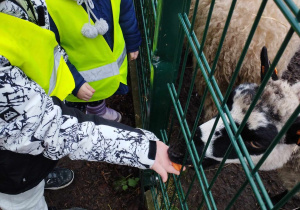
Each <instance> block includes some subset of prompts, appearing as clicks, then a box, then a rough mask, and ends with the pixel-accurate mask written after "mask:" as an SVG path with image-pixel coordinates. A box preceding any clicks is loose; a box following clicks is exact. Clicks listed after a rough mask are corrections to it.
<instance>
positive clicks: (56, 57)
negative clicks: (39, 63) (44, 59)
mask: <svg viewBox="0 0 300 210" xmlns="http://www.w3.org/2000/svg"><path fill="white" fill-rule="evenodd" d="M61 56H62V55H61V54H60V52H59V50H58V47H57V46H56V47H55V48H54V66H53V70H52V74H51V77H50V84H49V90H48V95H50V94H51V93H52V92H53V90H54V88H55V86H56V80H57V77H56V74H57V69H58V66H59V61H60V58H61Z"/></svg>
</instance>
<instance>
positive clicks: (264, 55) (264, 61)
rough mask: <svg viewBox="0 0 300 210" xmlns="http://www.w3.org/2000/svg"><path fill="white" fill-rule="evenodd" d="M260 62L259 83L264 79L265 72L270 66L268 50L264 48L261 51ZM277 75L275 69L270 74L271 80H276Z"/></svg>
mask: <svg viewBox="0 0 300 210" xmlns="http://www.w3.org/2000/svg"><path fill="white" fill-rule="evenodd" d="M260 61H261V68H260V77H261V78H260V79H261V81H263V79H264V78H265V75H266V74H267V72H268V70H269V68H270V65H271V62H270V60H269V58H268V50H267V48H266V47H265V46H264V47H263V48H262V49H261V53H260ZM277 74H278V72H277V69H276V68H275V70H274V72H273V74H272V79H273V80H278V76H277Z"/></svg>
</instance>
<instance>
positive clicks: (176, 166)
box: [172, 162, 182, 171]
mask: <svg viewBox="0 0 300 210" xmlns="http://www.w3.org/2000/svg"><path fill="white" fill-rule="evenodd" d="M172 166H173V167H174V168H175V169H176V170H177V171H180V170H181V168H182V165H180V164H177V163H173V162H172Z"/></svg>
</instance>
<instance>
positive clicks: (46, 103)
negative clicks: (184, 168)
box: [0, 0, 178, 210]
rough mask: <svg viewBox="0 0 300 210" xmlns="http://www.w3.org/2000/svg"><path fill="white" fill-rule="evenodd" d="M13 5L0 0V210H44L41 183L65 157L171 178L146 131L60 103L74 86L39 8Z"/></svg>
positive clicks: (35, 0) (38, 4)
mask: <svg viewBox="0 0 300 210" xmlns="http://www.w3.org/2000/svg"><path fill="white" fill-rule="evenodd" d="M23 2H24V1H22V2H21V3H23ZM21 3H20V2H18V1H15V0H14V1H10V0H4V1H3V0H0V34H1V39H0V168H1V170H0V208H1V209H3V210H5V209H47V205H46V203H45V200H44V196H43V191H44V181H43V179H44V177H45V176H46V175H47V174H48V173H49V172H50V171H51V170H52V169H53V168H54V166H55V165H56V163H57V161H58V160H59V159H61V158H62V157H64V156H67V155H68V156H69V157H70V158H71V159H74V160H76V159H81V160H88V161H105V162H109V163H115V164H124V165H129V166H133V167H138V168H141V169H146V168H151V169H153V170H155V171H156V172H158V173H159V174H160V175H161V176H162V179H163V181H166V180H167V172H169V173H175V174H178V171H176V170H175V169H174V168H173V167H172V165H171V162H170V160H169V159H168V156H167V148H168V147H167V146H166V145H165V144H163V143H162V142H160V141H157V140H158V139H157V138H156V137H155V135H154V134H153V133H151V132H149V131H145V130H140V129H134V128H131V127H128V126H126V125H122V124H119V123H117V122H113V121H107V120H104V119H102V118H99V117H97V116H95V115H85V114H83V113H82V112H80V111H79V110H76V109H72V108H68V107H66V106H65V105H64V103H63V102H62V101H61V99H63V98H64V97H65V95H66V94H67V93H68V92H70V91H71V90H72V89H73V87H74V84H73V83H74V81H72V79H71V78H72V75H71V74H70V73H67V72H68V68H67V67H66V64H65V63H64V60H63V59H62V56H61V55H60V53H59V52H58V50H57V49H58V48H57V46H56V45H57V43H56V41H55V38H54V34H52V33H51V32H50V31H48V30H46V29H47V28H49V21H48V20H49V19H48V14H47V10H46V9H47V8H46V6H45V4H44V2H43V1H42V0H31V1H29V0H28V1H26V3H27V4H26V6H28V7H29V8H31V11H32V12H31V13H30V12H28V13H27V12H26V10H25V9H24V5H22V4H21ZM49 52H50V53H49ZM53 63H54V65H53ZM51 64H52V65H51ZM61 74H63V75H64V76H63V77H61ZM27 75H30V78H29V77H28V76H27ZM48 94H49V95H52V96H49V95H48Z"/></svg>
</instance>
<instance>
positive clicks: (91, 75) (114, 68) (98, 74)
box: [80, 48, 127, 82]
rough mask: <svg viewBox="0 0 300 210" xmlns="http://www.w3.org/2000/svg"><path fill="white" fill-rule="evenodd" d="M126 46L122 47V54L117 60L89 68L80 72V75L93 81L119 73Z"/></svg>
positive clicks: (86, 79) (88, 80)
mask: <svg viewBox="0 0 300 210" xmlns="http://www.w3.org/2000/svg"><path fill="white" fill-rule="evenodd" d="M126 53H127V52H126V48H124V50H123V52H122V54H121V55H120V57H119V58H118V59H117V61H115V62H113V63H110V64H107V65H105V66H101V67H98V68H94V69H90V70H87V71H82V72H80V74H81V76H82V77H83V78H84V80H85V81H87V82H94V81H98V80H102V79H105V78H108V77H112V76H115V75H119V74H120V67H121V66H122V63H123V61H124V59H125V57H126Z"/></svg>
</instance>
